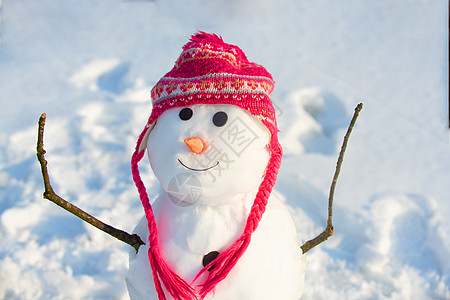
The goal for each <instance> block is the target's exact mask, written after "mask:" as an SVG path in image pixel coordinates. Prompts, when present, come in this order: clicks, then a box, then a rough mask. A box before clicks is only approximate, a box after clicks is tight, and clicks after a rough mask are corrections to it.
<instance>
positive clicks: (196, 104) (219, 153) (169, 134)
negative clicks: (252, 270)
mask: <svg viewBox="0 0 450 300" xmlns="http://www.w3.org/2000/svg"><path fill="white" fill-rule="evenodd" d="M273 87H274V82H273V79H272V76H271V75H270V73H269V72H267V70H266V69H265V68H264V67H262V66H260V65H258V64H255V63H252V62H249V61H248V59H247V57H246V56H245V54H244V52H243V51H242V50H241V49H240V48H239V47H237V46H235V45H230V44H226V43H224V42H223V40H222V38H221V37H219V36H217V35H213V34H206V33H202V32H200V33H198V34H196V35H194V36H192V37H191V40H190V42H189V43H187V44H186V45H185V46H184V47H183V51H182V53H181V55H180V56H179V58H178V59H177V61H176V62H175V65H174V67H173V68H172V70H171V71H170V72H168V73H167V74H166V75H165V76H164V77H163V78H161V79H160V80H159V82H158V83H157V84H156V85H155V86H154V87H153V89H152V91H151V97H152V103H153V108H152V113H151V115H150V117H149V119H148V121H147V125H146V126H145V128H144V130H143V132H142V133H141V135H140V136H139V139H138V142H137V145H136V150H135V152H134V154H133V157H132V160H131V165H132V173H133V179H134V181H135V183H136V186H137V188H138V191H139V195H140V198H141V201H142V204H143V206H144V210H145V214H146V217H147V220H148V224H149V232H150V236H149V240H150V243H149V245H150V248H149V259H150V262H151V267H152V271H153V275H154V278H156V279H155V286H156V289H157V291H158V294H159V295H160V298H161V299H164V290H163V289H162V286H161V284H160V282H159V279H161V282H162V283H163V284H164V287H165V288H166V290H167V291H168V292H169V293H170V294H172V296H175V295H177V296H176V297H180V296H181V298H183V299H196V298H197V296H199V297H200V298H203V297H204V296H206V294H207V293H209V292H210V291H211V290H213V289H214V287H215V286H216V285H217V284H218V283H219V282H220V281H221V280H223V279H224V278H225V277H226V276H227V274H228V273H229V272H230V270H231V269H232V268H233V266H234V265H235V264H236V263H237V261H238V260H239V258H240V257H241V256H242V254H243V253H244V252H245V250H246V248H247V247H248V244H249V243H250V239H251V235H252V233H253V232H254V231H255V230H256V228H257V226H258V224H259V221H260V219H261V217H262V215H263V213H264V210H265V206H266V204H267V200H268V198H269V196H270V192H271V191H272V187H273V185H274V184H275V180H276V176H277V173H278V169H279V167H280V162H281V153H282V150H281V146H280V144H279V143H278V138H277V132H278V129H277V124H276V119H275V110H274V107H273V105H272V102H271V99H270V95H271V93H272V90H273ZM146 149H148V153H149V158H150V163H151V165H152V168H153V170H154V172H155V174H156V176H157V178H158V179H159V181H160V183H161V185H162V187H163V188H164V189H165V190H166V191H167V192H168V193H169V194H170V195H172V196H173V197H174V200H175V201H180V202H179V203H180V204H181V203H184V204H187V205H189V204H192V203H193V202H195V201H199V202H201V203H202V204H207V205H221V204H228V203H229V202H230V201H234V200H237V199H236V197H234V196H235V195H239V194H242V193H246V192H251V191H253V190H257V192H256V196H255V200H254V203H253V205H252V208H251V210H250V213H249V215H248V218H247V222H246V225H245V228H242V235H241V236H240V237H239V238H238V239H237V240H236V241H235V243H234V244H233V245H231V246H230V247H229V248H228V249H227V250H226V251H223V252H222V253H221V254H220V255H219V256H218V257H217V258H216V259H215V260H214V264H215V265H216V266H215V267H214V268H213V269H212V270H211V271H208V269H210V266H206V267H205V268H204V269H202V271H201V272H200V273H199V274H198V276H200V275H201V274H203V273H205V272H207V273H208V276H207V279H206V281H205V282H204V284H203V285H202V287H201V288H200V289H199V292H198V293H199V294H196V292H194V291H195V289H194V288H192V287H191V286H190V285H189V284H188V283H186V282H184V280H182V279H181V278H179V276H177V275H176V274H175V273H174V272H173V271H171V269H170V268H169V267H168V266H167V265H166V264H165V261H164V260H163V258H162V257H161V255H160V253H159V247H158V232H157V227H156V223H155V219H154V216H153V210H152V207H151V205H150V202H149V199H148V195H147V193H146V190H145V186H144V183H143V182H142V180H141V178H140V176H139V169H138V162H139V161H140V160H141V159H142V157H143V156H144V154H145V152H146V151H145V150H146ZM180 183H182V184H186V183H187V185H189V187H190V188H191V187H193V186H194V187H195V185H197V186H198V187H199V189H200V191H198V192H199V193H200V194H201V195H200V196H198V194H196V195H197V196H195V195H191V199H187V200H186V198H183V197H186V192H183V191H181V192H180V186H181V188H183V187H182V184H181V185H180ZM194 190H195V189H194ZM215 195H216V196H217V197H214V196H215ZM227 196H229V198H228V200H226V199H227ZM196 197H198V198H196ZM224 199H225V200H224Z"/></svg>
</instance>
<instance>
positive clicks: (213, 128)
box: [147, 104, 270, 206]
mask: <svg viewBox="0 0 450 300" xmlns="http://www.w3.org/2000/svg"><path fill="white" fill-rule="evenodd" d="M269 137H270V133H269V131H268V130H267V129H266V128H265V127H264V125H263V124H262V123H260V122H259V121H258V120H257V119H256V118H254V117H253V116H252V115H251V114H250V113H249V112H248V111H246V110H244V109H242V108H240V107H238V106H235V105H230V104H196V105H192V106H185V107H177V108H172V109H169V110H167V111H165V112H163V113H162V114H161V115H160V116H159V118H158V120H157V122H156V124H155V126H154V128H153V129H152V131H151V132H150V134H149V136H148V140H147V149H148V157H149V160H150V164H151V166H152V169H153V171H154V173H155V175H156V177H157V178H158V180H159V182H160V184H161V186H162V188H163V189H164V190H166V192H167V193H168V194H169V197H170V198H171V199H172V201H173V202H174V203H175V204H177V205H180V206H187V205H192V204H196V203H199V204H204V205H211V206H216V205H220V204H229V203H231V202H233V201H236V200H237V199H240V198H242V193H248V192H252V191H255V192H256V189H257V188H258V186H259V185H260V184H261V181H262V178H263V174H264V170H265V168H266V166H267V163H268V161H269V158H270V153H269V149H268V144H269Z"/></svg>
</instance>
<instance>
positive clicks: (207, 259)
mask: <svg viewBox="0 0 450 300" xmlns="http://www.w3.org/2000/svg"><path fill="white" fill-rule="evenodd" d="M219 254H220V253H219V252H218V251H211V252H209V253H208V254H206V255H205V256H203V260H202V264H203V266H204V267H206V266H207V265H209V263H210V262H212V261H213V260H215V259H216V258H217V256H219ZM214 267H215V265H212V266H211V268H209V269H208V271H211V270H212V269H213V268H214Z"/></svg>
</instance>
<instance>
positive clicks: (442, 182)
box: [0, 0, 450, 299]
mask: <svg viewBox="0 0 450 300" xmlns="http://www.w3.org/2000/svg"><path fill="white" fill-rule="evenodd" d="M0 3H1V15H0V18H1V19H0V43H1V44H0V101H1V109H0V128H1V130H0V239H1V243H0V298H2V299H128V294H127V291H126V285H125V274H126V272H127V267H128V250H129V248H130V247H129V246H127V245H125V244H123V243H121V242H119V241H117V240H115V239H113V238H111V237H109V236H108V235H106V234H104V233H102V232H100V231H98V230H97V229H95V228H92V227H91V226H90V225H87V224H84V223H83V222H81V221H80V220H78V219H77V218H75V217H74V216H72V215H70V214H69V213H66V212H65V211H63V210H62V209H61V208H59V207H57V206H55V205H54V204H52V203H49V202H48V201H47V200H45V199H42V192H43V184H42V180H41V173H40V169H39V165H38V163H37V160H36V156H35V143H36V133H37V120H38V118H39V116H40V114H41V113H43V112H46V113H47V116H48V117H47V125H46V131H45V148H46V150H47V151H48V153H47V155H46V158H47V160H48V161H49V170H50V176H51V179H52V184H53V187H54V188H55V190H56V191H57V193H58V194H60V195H61V196H62V197H63V198H65V199H67V200H70V201H71V202H72V203H73V204H75V205H78V206H79V207H81V208H83V209H85V210H86V211H88V212H89V213H91V214H92V215H94V216H96V217H98V218H100V219H101V220H103V221H105V222H106V223H109V224H111V225H113V226H115V227H118V228H121V229H124V230H126V231H129V232H131V231H132V230H133V228H134V227H135V225H136V224H137V222H138V221H139V220H140V218H141V217H142V216H143V210H142V207H141V204H140V201H139V198H138V193H137V191H136V189H135V187H134V184H133V182H132V179H131V172H130V167H129V161H130V157H131V153H132V152H133V150H134V146H135V142H136V140H137V137H138V134H139V133H140V132H141V131H142V129H143V126H144V125H145V123H146V120H147V118H148V116H149V114H150V110H151V106H150V102H149V98H150V89H151V87H152V86H153V84H154V83H155V82H156V81H157V80H158V79H159V78H160V77H161V76H162V75H164V74H165V73H166V72H167V71H168V70H169V69H170V68H171V67H172V66H173V63H174V61H175V59H176V58H177V56H178V55H179V53H180V51H181V46H182V45H183V44H185V43H186V41H187V39H188V37H189V36H190V35H191V34H193V33H195V32H196V31H197V30H202V31H206V32H214V33H217V34H220V35H222V36H223V38H224V40H225V41H226V42H228V43H232V44H236V45H239V46H240V47H241V48H242V49H243V50H244V52H245V53H246V54H247V56H248V57H249V59H250V60H251V61H255V62H257V63H260V64H262V65H264V66H265V67H266V68H267V69H268V70H269V71H270V72H271V73H272V75H273V76H274V79H275V81H276V87H275V92H274V95H273V100H274V102H275V103H276V105H277V107H278V120H279V128H280V130H281V132H280V140H281V143H282V145H283V146H284V150H285V156H284V160H283V164H282V167H281V170H280V174H279V179H278V182H277V185H276V189H277V191H278V194H279V196H280V198H282V199H284V201H285V203H286V204H287V205H288V206H289V209H290V212H291V214H292V215H293V218H294V221H295V224H296V227H297V231H298V233H299V234H300V236H301V237H302V238H304V239H307V238H312V237H314V236H315V235H316V234H317V233H319V232H321V231H322V230H323V228H324V225H325V220H326V208H327V207H326V206H327V197H328V189H329V185H330V183H331V178H332V176H333V172H334V167H335V163H336V160H337V155H338V151H339V147H340V144H341V141H342V137H343V135H344V133H345V130H346V126H347V123H348V121H349V120H350V118H351V115H352V113H353V108H354V107H355V106H356V104H357V103H359V102H364V109H363V111H362V113H361V115H360V118H359V120H358V123H357V125H356V127H355V129H354V132H353V134H352V136H351V139H350V142H349V146H348V149H347V152H346V156H345V160H344V165H343V168H342V172H341V177H340V178H339V181H338V184H337V190H336V193H335V211H334V225H335V235H334V236H333V237H332V238H330V239H329V240H328V241H327V242H326V243H324V244H322V245H320V246H319V247H317V248H316V249H313V250H311V251H310V252H309V253H308V263H307V271H306V281H305V294H304V296H303V297H302V299H450V264H449V263H448V257H449V255H450V239H449V234H448V232H450V222H449V221H448V217H447V216H448V215H449V214H450V204H449V202H448V199H450V191H449V189H448V182H450V155H449V154H450V153H449V150H450V149H449V147H450V146H449V143H448V138H449V133H448V50H447V49H448V34H447V28H448V27H447V25H448V22H447V21H448V3H447V1H442V0H438V1H425V0H410V1H407V0H401V1H389V0H380V1H333V0H321V1H314V2H312V1H308V2H307V1H287V0H281V1H268V0H267V1H258V2H256V1H248V0H245V1H225V0H219V1H198V0H193V1H188V2H186V1H180V0H170V1H162V0H155V1H117V0H116V1H105V0H101V1H95V2H92V1H88V0H81V1H74V0H70V1H64V2H55V1H48V0H43V1H30V0H24V1H2V2H0ZM141 166H142V169H144V170H143V174H142V177H143V180H144V181H145V183H146V185H147V187H148V190H149V191H148V193H149V194H155V193H156V192H157V190H158V185H157V182H156V181H155V178H154V175H153V174H152V173H151V172H150V167H149V166H144V164H141ZM145 169H146V170H145Z"/></svg>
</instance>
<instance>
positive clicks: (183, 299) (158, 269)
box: [131, 135, 198, 300]
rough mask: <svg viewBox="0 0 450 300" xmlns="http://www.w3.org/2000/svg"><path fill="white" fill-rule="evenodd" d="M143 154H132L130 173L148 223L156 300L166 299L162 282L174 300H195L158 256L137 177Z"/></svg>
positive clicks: (151, 219)
mask: <svg viewBox="0 0 450 300" xmlns="http://www.w3.org/2000/svg"><path fill="white" fill-rule="evenodd" d="M142 136H143V135H142ZM142 136H141V138H142ZM141 138H140V140H141ZM139 144H140V143H138V145H139ZM144 153H145V151H141V152H140V153H138V149H137V150H136V152H135V153H134V154H133V157H132V159H131V172H132V174H133V180H134V182H135V184H136V187H137V189H138V191H139V196H140V198H141V202H142V205H143V206H144V211H145V216H146V218H147V222H148V228H149V233H150V234H149V238H148V241H149V249H148V258H149V261H150V266H151V268H152V273H153V280H154V283H155V288H156V291H157V293H158V298H159V300H166V299H167V298H166V296H165V293H164V290H163V287H162V285H161V281H162V283H163V285H164V287H165V288H166V290H167V291H168V292H169V293H170V294H171V295H172V297H173V298H174V299H175V300H197V299H198V297H197V296H196V295H195V292H194V290H193V288H192V287H191V286H190V285H189V284H188V283H187V282H186V281H184V280H183V279H182V278H181V277H180V276H178V275H177V274H176V273H175V272H173V271H172V270H171V269H170V267H169V266H168V265H167V264H166V262H165V261H164V259H163V258H162V256H161V254H160V251H159V246H158V232H157V227H156V221H155V217H154V214H153V209H152V207H151V205H150V201H149V198H148V195H147V191H146V189H145V186H144V183H143V182H142V180H141V177H140V175H139V168H138V162H139V161H140V160H141V159H142V157H143V156H144Z"/></svg>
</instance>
